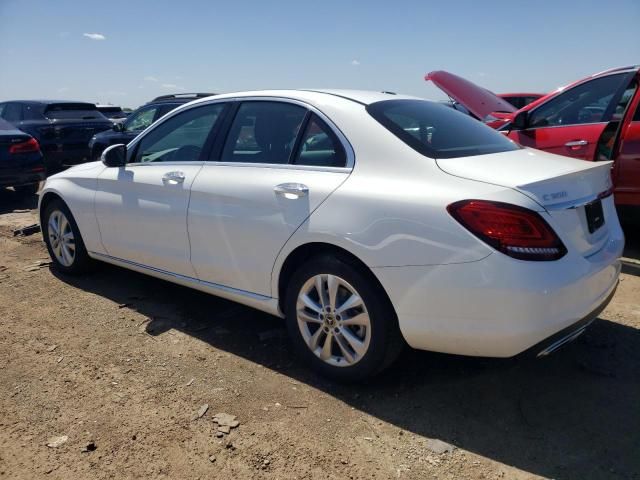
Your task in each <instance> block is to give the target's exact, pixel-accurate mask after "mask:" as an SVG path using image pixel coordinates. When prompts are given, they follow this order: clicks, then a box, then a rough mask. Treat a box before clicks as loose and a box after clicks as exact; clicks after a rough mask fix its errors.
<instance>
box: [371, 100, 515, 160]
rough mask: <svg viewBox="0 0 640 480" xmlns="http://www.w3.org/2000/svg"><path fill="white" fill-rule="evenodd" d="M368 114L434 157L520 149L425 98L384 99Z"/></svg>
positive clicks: (498, 134) (447, 108)
mask: <svg viewBox="0 0 640 480" xmlns="http://www.w3.org/2000/svg"><path fill="white" fill-rule="evenodd" d="M367 111H368V112H369V114H370V115H371V116H372V117H373V118H375V119H376V120H377V121H378V122H380V123H381V124H382V125H383V126H385V127H386V128H387V129H388V130H389V131H391V133H393V134H394V135H395V136H396V137H398V138H399V139H400V140H402V141H403V142H404V143H406V144H407V145H409V146H410V147H411V148H413V149H414V150H417V151H418V152H420V153H422V154H423V155H426V156H427V157H431V158H456V157H469V156H472V155H484V154H488V153H498V152H508V151H511V150H518V149H519V148H520V147H518V146H517V145H516V144H515V143H513V142H512V141H511V140H509V139H508V138H506V137H505V136H504V135H502V134H501V133H498V132H496V131H495V130H494V129H492V128H490V127H487V126H486V125H484V124H483V123H482V122H479V121H477V120H475V119H474V118H472V117H470V116H468V115H465V114H463V113H460V112H457V111H455V110H453V109H451V108H449V107H446V106H444V105H441V104H438V103H433V102H427V101H424V100H385V101H382V102H376V103H372V104H371V105H369V106H368V107H367Z"/></svg>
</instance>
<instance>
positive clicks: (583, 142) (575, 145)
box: [564, 140, 589, 150]
mask: <svg viewBox="0 0 640 480" xmlns="http://www.w3.org/2000/svg"><path fill="white" fill-rule="evenodd" d="M588 143H589V142H587V141H586V140H573V141H571V142H567V143H565V144H564V146H565V147H569V148H571V149H576V150H577V149H578V148H580V147H584V146H585V145H587V144H588Z"/></svg>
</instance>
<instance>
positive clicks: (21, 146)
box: [9, 138, 40, 154]
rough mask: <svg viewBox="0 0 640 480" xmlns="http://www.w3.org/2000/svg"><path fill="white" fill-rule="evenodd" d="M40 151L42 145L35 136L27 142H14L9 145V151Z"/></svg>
mask: <svg viewBox="0 0 640 480" xmlns="http://www.w3.org/2000/svg"><path fill="white" fill-rule="evenodd" d="M38 151H40V145H39V144H38V141H37V140H36V139H35V138H30V139H29V140H27V141H26V142H20V143H14V144H13V145H11V146H10V147H9V153H11V154H16V153H33V152H38Z"/></svg>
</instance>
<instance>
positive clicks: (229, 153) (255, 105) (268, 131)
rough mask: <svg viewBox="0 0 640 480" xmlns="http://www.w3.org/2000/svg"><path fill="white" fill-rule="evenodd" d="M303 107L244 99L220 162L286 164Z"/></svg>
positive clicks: (299, 124) (301, 116) (300, 122)
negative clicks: (245, 100)
mask: <svg viewBox="0 0 640 480" xmlns="http://www.w3.org/2000/svg"><path fill="white" fill-rule="evenodd" d="M306 114H307V110H306V109H305V108H302V107H299V106H297V105H292V104H290V103H283V102H244V103H242V104H241V105H240V108H238V112H237V113H236V116H235V118H234V119H233V123H232V125H231V129H230V130H229V134H228V135H227V141H226V143H225V145H224V148H223V150H222V157H221V159H220V160H221V161H222V162H251V163H289V157H290V155H291V151H292V150H293V147H294V144H295V141H296V137H297V136H298V130H300V126H301V125H302V121H303V120H304V118H305V116H306Z"/></svg>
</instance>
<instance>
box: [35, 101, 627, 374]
mask: <svg viewBox="0 0 640 480" xmlns="http://www.w3.org/2000/svg"><path fill="white" fill-rule="evenodd" d="M610 167H611V165H610V163H607V162H599V163H594V162H585V161H579V160H572V159H569V158H565V157H560V156H555V155H550V154H547V153H543V152H539V151H536V150H531V149H523V148H521V147H519V146H518V145H516V144H514V143H513V142H511V141H510V140H508V139H507V138H505V137H504V136H502V135H501V134H500V133H497V132H495V131H494V130H492V129H491V128H489V127H486V126H485V125H483V124H481V123H480V122H477V121H475V120H473V119H472V118H470V117H468V116H466V115H463V114H461V113H459V112H456V111H454V110H452V109H450V108H447V107H446V106H443V105H439V104H437V103H432V102H428V101H425V100H421V99H418V98H413V97H408V96H401V95H395V94H390V93H386V92H385V93H379V92H361V91H333V90H325V91H310V90H293V91H289V90H287V91H257V92H246V93H234V94H227V95H218V96H215V97H209V98H205V99H202V100H197V101H194V102H191V103H189V104H186V105H184V106H182V107H180V108H177V109H176V110H174V111H172V112H170V113H168V114H167V115H165V116H164V117H163V118H162V119H161V120H159V121H158V122H156V123H155V124H153V125H152V126H151V127H149V128H148V129H147V130H145V131H144V132H143V133H142V134H140V135H139V136H138V137H137V138H136V139H135V140H133V141H132V142H131V143H130V144H129V145H127V146H124V145H116V146H113V147H110V148H109V149H108V150H107V151H105V153H104V154H103V157H102V161H101V162H93V163H88V164H84V165H79V166H76V167H74V168H71V169H69V170H67V171H65V172H63V173H60V174H58V175H54V176H53V177H50V178H49V179H48V180H47V182H46V185H45V186H44V189H43V191H42V192H41V195H40V219H41V225H42V231H43V236H44V239H45V241H46V243H47V247H48V249H49V253H50V255H51V258H52V259H53V262H54V265H55V267H56V268H57V269H58V270H59V271H61V272H63V273H69V274H72V273H79V272H83V271H85V270H86V269H87V268H88V267H89V266H90V264H91V263H93V261H94V260H100V261H104V262H109V263H113V264H115V265H119V266H122V267H125V268H130V269H132V270H136V271H138V272H143V273H147V274H149V275H152V276H155V277H159V278H162V279H165V280H168V281H171V282H175V283H178V284H181V285H186V286H189V287H193V288H196V289H198V290H202V291H204V292H208V293H211V294H214V295H219V296H221V297H225V298H228V299H231V300H235V301H237V302H240V303H243V304H245V305H249V306H251V307H254V308H257V309H260V310H263V311H265V312H269V313H271V314H273V315H278V316H281V317H285V318H286V322H287V326H288V329H289V333H290V335H291V338H292V341H293V344H294V346H295V347H296V350H297V351H298V353H299V354H300V355H301V356H302V357H303V358H304V359H306V360H307V361H308V362H309V363H310V364H311V366H313V367H314V368H315V369H316V370H318V371H320V372H321V373H323V374H325V375H329V376H331V377H333V378H337V379H342V380H357V379H361V378H364V377H367V376H370V375H373V374H375V373H376V372H379V371H380V370H381V369H383V368H384V367H386V366H388V365H390V364H391V362H392V361H393V360H394V359H395V358H396V357H397V355H398V354H399V352H400V351H401V349H402V347H403V346H404V345H405V343H407V344H409V345H410V346H412V347H414V348H418V349H424V350H432V351H438V352H447V353H455V354H463V355H474V356H494V357H510V356H514V355H517V354H520V353H521V352H524V351H525V350H527V351H529V352H533V353H534V354H539V355H545V354H547V353H549V352H550V351H552V350H554V349H555V348H557V347H558V346H560V345H561V344H563V343H565V342H566V341H568V340H570V339H573V338H575V337H576V336H577V335H578V334H579V333H581V332H582V331H583V330H584V328H585V327H586V325H587V324H588V323H589V322H591V321H592V320H593V319H594V318H595V317H596V316H597V315H598V313H599V312H600V311H601V310H602V309H603V308H604V307H605V306H606V305H607V303H608V302H609V301H610V299H611V297H612V296H613V292H614V291H615V288H616V286H617V283H618V276H619V273H620V260H619V257H620V255H621V253H622V249H623V244H624V237H623V234H622V231H621V228H620V224H619V222H618V218H617V216H616V211H615V209H614V204H613V197H612V195H611V180H610V173H609V172H610ZM212 319H213V318H212Z"/></svg>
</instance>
